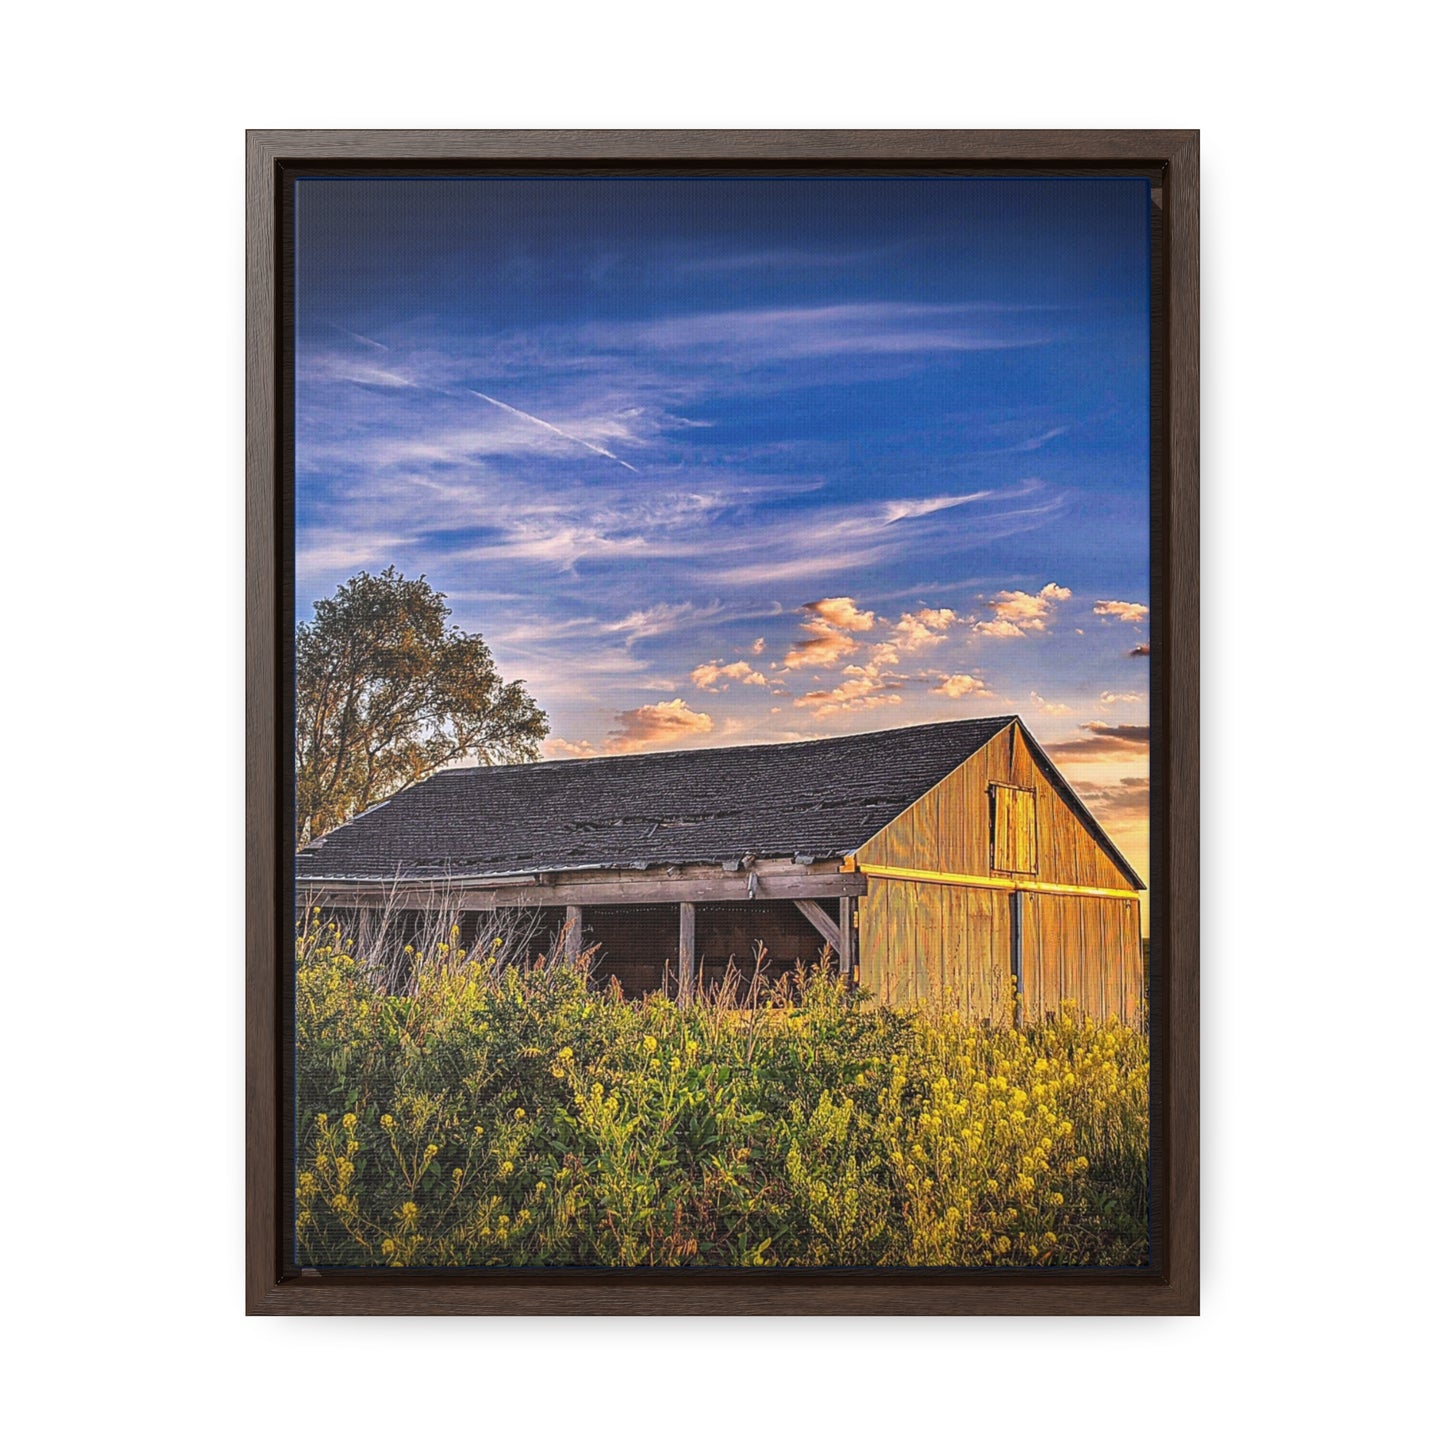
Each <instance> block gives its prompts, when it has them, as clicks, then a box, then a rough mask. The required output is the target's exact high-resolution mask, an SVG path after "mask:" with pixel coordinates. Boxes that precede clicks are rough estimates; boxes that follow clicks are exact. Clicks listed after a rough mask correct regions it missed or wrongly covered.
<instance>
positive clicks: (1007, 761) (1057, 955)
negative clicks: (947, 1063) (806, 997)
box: [857, 727, 1143, 1021]
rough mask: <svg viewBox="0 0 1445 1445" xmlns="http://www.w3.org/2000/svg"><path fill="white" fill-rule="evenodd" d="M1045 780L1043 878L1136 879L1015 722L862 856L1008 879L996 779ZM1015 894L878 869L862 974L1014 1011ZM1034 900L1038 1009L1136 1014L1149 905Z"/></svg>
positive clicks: (967, 1006)
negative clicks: (996, 841)
mask: <svg viewBox="0 0 1445 1445" xmlns="http://www.w3.org/2000/svg"><path fill="white" fill-rule="evenodd" d="M990 783H1007V784H1010V785H1012V786H1014V787H1022V788H1033V789H1034V790H1035V791H1036V793H1037V797H1038V805H1037V806H1038V872H1037V873H1034V874H1029V875H1027V878H1028V880H1029V881H1034V882H1040V883H1067V884H1073V885H1076V886H1082V887H1088V888H1130V887H1132V884H1131V882H1130V880H1129V879H1128V878H1127V877H1126V876H1125V875H1124V873H1123V871H1122V870H1121V869H1120V868H1119V866H1118V865H1117V864H1116V863H1115V862H1114V861H1113V859H1111V858H1110V857H1109V855H1108V854H1107V853H1106V852H1105V851H1104V850H1103V849H1102V848H1101V847H1100V846H1099V844H1098V842H1097V841H1096V840H1095V838H1094V837H1093V835H1092V834H1091V833H1090V832H1089V831H1088V829H1087V828H1085V827H1084V825H1083V824H1082V823H1081V822H1080V821H1079V819H1078V817H1077V815H1076V814H1075V813H1074V811H1073V809H1072V808H1071V807H1070V806H1069V805H1068V803H1067V802H1066V801H1065V800H1064V798H1063V797H1062V796H1061V795H1060V794H1059V793H1058V792H1057V791H1056V790H1055V789H1054V786H1053V784H1052V783H1051V782H1050V781H1049V779H1048V778H1047V777H1046V776H1045V775H1044V773H1043V772H1042V771H1041V770H1040V768H1039V767H1038V765H1037V764H1036V763H1035V761H1034V758H1033V754H1032V752H1031V751H1030V749H1029V746H1028V743H1027V742H1026V741H1025V739H1024V737H1023V734H1022V733H1021V732H1019V730H1018V729H1017V728H1016V727H1009V728H1006V729H1004V730H1003V731H1002V732H1001V733H999V735H998V736H997V737H995V738H993V739H992V740H991V741H990V742H989V743H988V744H987V745H986V746H985V747H984V748H983V749H981V750H980V751H979V752H978V753H976V754H975V755H974V756H973V757H972V758H969V759H968V760H967V761H966V762H965V763H963V764H962V765H961V766H960V767H958V768H956V769H955V770H954V771H953V772H952V773H950V774H949V776H948V777H946V778H945V779H944V780H943V781H942V782H941V783H939V784H938V786H937V787H935V788H933V789H932V790H931V791H930V792H928V793H926V794H924V796H923V797H922V798H920V799H919V800H918V801H917V802H916V803H915V804H913V806H912V807H910V808H908V809H907V810H906V811H904V812H903V813H901V814H900V815H899V816H898V817H897V818H896V819H895V820H894V821H893V822H892V823H890V824H889V825H888V826H887V827H886V828H884V829H883V830H882V831H881V832H879V833H877V834H876V835H875V836H874V837H873V838H870V839H869V840H868V842H867V843H865V844H864V845H863V847H861V848H859V850H858V853H857V859H858V862H859V863H860V864H862V865H867V864H870V863H871V864H878V865H882V866H885V867H893V868H918V869H923V870H926V871H928V872H935V873H960V874H965V875H972V876H975V877H990V876H992V877H997V878H1007V877H1009V876H1010V875H1009V874H1007V873H1002V872H999V871H998V870H996V869H993V868H991V867H990V866H989V865H990V861H991V860H990V857H989V811H988V810H989V793H988V789H989V784H990ZM1011 906H1012V903H1011V898H1010V895H1009V894H1008V893H1006V892H1003V891H1000V890H992V889H985V888H969V887H967V886H964V885H959V884H936V883H925V882H915V881H911V880H903V879H891V878H890V879H884V878H877V877H875V878H870V879H869V883H868V893H867V895H866V896H865V897H863V898H860V899H859V902H858V944H859V965H860V967H859V982H860V983H861V984H862V985H863V987H865V988H867V989H868V990H870V991H871V992H872V993H873V994H874V995H875V996H876V997H877V998H878V999H879V1000H880V1001H881V1002H883V1003H886V1004H894V1005H897V1006H907V1005H909V1004H913V1003H918V1002H922V1001H923V1000H924V999H938V1000H944V999H949V998H952V999H956V1000H957V1006H958V1007H960V1008H962V1009H963V1010H964V1011H965V1013H966V1014H967V1015H968V1016H969V1017H971V1018H992V1019H994V1020H995V1021H1001V1020H1005V1019H1009V1018H1011V1017H1012V1016H1013V978H1012V956H1011V943H1012V923H1011V919H1010V908H1011ZM1020 907H1021V918H1022V929H1023V932H1022V941H1021V948H1020V964H1021V967H1022V972H1023V985H1024V987H1023V992H1024V998H1025V1004H1024V1008H1025V1012H1026V1014H1027V1015H1028V1016H1029V1017H1037V1016H1038V1015H1039V1014H1043V1013H1049V1012H1053V1011H1055V1010H1056V1009H1057V1008H1058V1006H1059V1003H1060V1001H1061V1000H1063V999H1074V1000H1076V1001H1077V1002H1078V1003H1079V1004H1080V1005H1081V1006H1082V1007H1083V1008H1084V1009H1086V1010H1087V1011H1088V1012H1090V1013H1091V1014H1093V1015H1095V1016H1096V1017H1100V1018H1103V1017H1107V1016H1109V1015H1110V1014H1115V1015H1118V1016H1120V1017H1123V1018H1127V1019H1130V1020H1132V1019H1134V1018H1135V1017H1137V1014H1138V1010H1139V1001H1140V998H1141V997H1142V993H1143V959H1142V956H1141V952H1140V939H1139V905H1138V901H1137V900H1136V899H1129V898H1088V897H1073V896H1059V895H1053V894H1037V893H1025V894H1024V895H1023V902H1022V904H1021V905H1020Z"/></svg>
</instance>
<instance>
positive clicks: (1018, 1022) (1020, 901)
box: [1008, 892, 1025, 1029]
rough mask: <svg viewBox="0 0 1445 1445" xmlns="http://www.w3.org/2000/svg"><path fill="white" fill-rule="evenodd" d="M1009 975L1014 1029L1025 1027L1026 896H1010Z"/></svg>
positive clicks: (1015, 893)
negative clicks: (1011, 987) (1011, 978)
mask: <svg viewBox="0 0 1445 1445" xmlns="http://www.w3.org/2000/svg"><path fill="white" fill-rule="evenodd" d="M1008 902H1009V909H1008V916H1009V973H1010V974H1011V975H1012V976H1013V986H1014V1006H1013V1019H1014V1027H1015V1028H1016V1029H1021V1028H1022V1027H1023V1026H1024V1017H1025V1015H1024V1007H1025V1006H1024V998H1023V993H1024V895H1023V894H1022V893H1021V892H1014V893H1011V894H1009V900H1008Z"/></svg>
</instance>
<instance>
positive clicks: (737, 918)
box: [582, 900, 823, 998]
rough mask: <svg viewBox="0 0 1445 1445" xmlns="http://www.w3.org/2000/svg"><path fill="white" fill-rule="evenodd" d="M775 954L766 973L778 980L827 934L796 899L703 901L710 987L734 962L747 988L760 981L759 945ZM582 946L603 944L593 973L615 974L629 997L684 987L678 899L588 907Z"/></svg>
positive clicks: (599, 978) (703, 950) (703, 959)
mask: <svg viewBox="0 0 1445 1445" xmlns="http://www.w3.org/2000/svg"><path fill="white" fill-rule="evenodd" d="M759 941H761V942H762V944H763V946H764V947H765V948H766V950H767V952H766V955H765V961H764V966H763V969H762V977H763V978H764V980H766V981H767V982H773V981H775V980H776V979H778V978H779V977H780V976H781V975H782V974H783V973H785V972H787V971H788V970H789V969H791V968H792V967H793V965H794V963H795V962H796V961H797V960H799V959H801V960H802V961H803V962H805V963H806V962H811V961H815V960H816V959H817V958H818V955H819V952H820V951H821V949H822V947H823V938H822V935H821V934H820V933H819V932H818V931H817V929H815V928H814V927H813V925H812V924H811V923H809V922H808V920H807V919H806V918H804V917H803V915H802V914H801V913H799V912H798V910H797V908H795V907H794V906H793V904H792V903H789V902H787V901H785V900H784V901H779V900H769V901H766V902H752V903H699V904H698V905H697V914H696V944H695V947H696V950H697V960H698V963H699V965H700V968H701V978H702V986H703V988H704V989H707V990H711V989H715V988H717V987H718V986H719V985H721V984H722V982H723V979H724V977H725V975H726V973H727V967H728V963H729V961H730V960H731V961H732V962H733V963H734V965H735V967H736V968H737V970H738V972H739V973H740V974H741V976H742V987H743V989H746V988H747V987H748V985H749V984H750V983H751V982H752V978H753V960H754V946H755V944H756V943H757V942H759ZM582 947H583V948H584V949H589V948H590V949H595V950H596V952H595V953H594V955H593V958H592V977H593V979H594V980H595V981H596V982H597V983H599V984H602V985H606V984H607V983H608V982H609V981H610V980H611V979H613V978H615V979H616V980H617V982H618V984H619V986H620V987H621V989H622V992H623V995H624V997H627V998H641V997H642V995H643V994H645V993H652V992H654V991H655V990H657V989H660V988H662V987H663V986H664V969H665V970H666V987H667V990H668V992H669V993H676V991H677V956H678V909H677V905H676V904H675V903H654V904H642V905H638V904H631V905H627V906H617V907H605V908H587V909H584V910H583V913H582Z"/></svg>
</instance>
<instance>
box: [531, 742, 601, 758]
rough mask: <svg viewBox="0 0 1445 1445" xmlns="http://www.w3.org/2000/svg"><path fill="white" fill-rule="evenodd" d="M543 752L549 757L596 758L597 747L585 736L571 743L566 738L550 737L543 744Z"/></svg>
mask: <svg viewBox="0 0 1445 1445" xmlns="http://www.w3.org/2000/svg"><path fill="white" fill-rule="evenodd" d="M542 752H543V753H544V754H545V755H546V756H547V757H549V758H595V757H596V756H597V749H596V748H595V747H593V746H592V744H591V743H589V742H588V741H587V740H586V739H585V738H583V739H582V741H581V742H576V743H570V742H568V741H567V739H566V738H548V739H547V741H546V742H544V743H543V744H542Z"/></svg>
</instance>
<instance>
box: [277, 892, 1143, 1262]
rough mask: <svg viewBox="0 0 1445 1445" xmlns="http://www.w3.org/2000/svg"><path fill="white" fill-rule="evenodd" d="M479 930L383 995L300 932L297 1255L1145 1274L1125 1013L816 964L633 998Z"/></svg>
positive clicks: (318, 930) (1139, 1046)
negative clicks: (908, 1002) (1033, 1011)
mask: <svg viewBox="0 0 1445 1445" xmlns="http://www.w3.org/2000/svg"><path fill="white" fill-rule="evenodd" d="M483 943H484V945H485V946H483V947H480V948H477V949H474V950H471V951H470V952H469V953H468V952H464V951H463V950H462V949H461V948H460V947H459V946H458V945H457V943H456V936H455V935H453V937H452V941H451V942H448V941H446V940H445V939H443V941H441V942H436V943H433V944H432V945H431V946H429V947H427V948H426V949H425V950H424V951H423V952H421V953H415V952H413V953H411V954H409V955H408V956H407V960H406V962H407V973H408V975H409V980H408V983H407V986H406V987H405V989H404V990H402V991H395V984H394V980H395V978H396V973H395V971H394V970H393V971H392V973H391V977H392V979H393V989H392V990H388V989H387V988H386V987H384V986H383V983H382V981H381V979H382V977H383V971H382V970H379V969H377V968H375V967H372V966H370V965H368V964H367V962H365V961H364V960H363V959H361V958H359V957H357V956H356V955H357V954H358V953H359V952H361V950H358V949H355V948H353V947H352V946H351V945H350V944H349V943H348V941H347V940H346V939H345V938H343V937H342V935H341V933H340V932H339V930H338V929H337V928H336V927H335V926H333V925H328V924H325V923H323V922H322V921H321V919H320V918H319V917H316V918H313V919H311V920H308V922H307V923H306V925H305V926H304V927H303V928H302V929H301V930H300V932H299V933H298V938H297V956H296V963H297V972H296V1085H297V1168H296V1180H295V1183H296V1215H295V1221H296V1237H297V1255H298V1262H299V1263H301V1264H303V1265H313V1266H316V1267H319V1268H339V1267H352V1268H355V1267H371V1266H380V1265H394V1266H412V1267H418V1266H422V1267H438V1266H441V1267H447V1266H452V1267H456V1266H467V1267H477V1266H514V1267H515V1266H529V1265H553V1266H569V1265H571V1266H639V1265H640V1266H795V1267H797V1266H809V1267H817V1266H865V1265H871V1266H880V1265H884V1266H896V1265H910V1266H967V1267H985V1266H987V1267H1008V1268H1029V1267H1039V1266H1059V1265H1070V1266H1081V1265H1082V1266H1138V1265H1143V1264H1145V1263H1146V1262H1147V1254H1148V1246H1147V1199H1148V1070H1149V1058H1148V1043H1147V1039H1146V1037H1145V1035H1144V1033H1142V1032H1141V1031H1139V1030H1137V1029H1134V1028H1129V1027H1126V1026H1124V1025H1122V1024H1119V1023H1117V1022H1114V1021H1092V1020H1089V1019H1085V1018H1082V1017H1080V1016H1078V1015H1077V1014H1075V1013H1073V1012H1071V1011H1068V1010H1066V1011H1065V1012H1064V1014H1063V1015H1062V1016H1061V1017H1057V1018H1055V1019H1053V1020H1051V1021H1050V1022H1048V1023H1047V1024H1044V1025H1039V1026H1035V1027H1029V1028H1026V1029H1022V1030H1019V1029H1012V1028H997V1027H992V1028H988V1027H980V1026H971V1025H968V1024H965V1023H963V1022H962V1021H960V1020H959V1019H958V1018H957V1017H953V1016H949V1015H946V1014H941V1013H940V1014H929V1013H923V1012H910V1013H900V1012H895V1011H892V1010H888V1009H883V1008H878V1007H875V1006H871V1005H870V1004H869V1003H868V1002H867V1000H866V999H863V998H860V997H859V996H858V995H857V994H850V993H848V992H846V991H845V990H844V989H842V987H841V986H840V985H839V983H838V982H837V981H836V979H835V978H834V977H833V975H832V974H831V972H830V971H828V970H827V969H826V968H823V967H815V968H813V969H811V970H809V969H800V970H799V971H798V972H796V973H794V974H793V975H791V976H790V977H789V978H788V979H787V980H786V981H785V982H784V983H783V984H782V985H781V986H776V987H772V988H768V989H761V988H759V987H758V986H757V985H752V986H751V987H749V985H748V981H747V980H746V979H738V980H735V981H734V982H733V984H731V985H730V986H729V988H728V989H727V990H725V993H726V994H727V996H726V997H722V998H719V997H712V998H696V999H691V1000H685V1001H681V1002H679V1001H678V1000H676V999H669V998H664V997H661V996H657V997H653V998H649V999H646V1000H643V1001H641V1002H637V1001H627V1000H624V999H622V998H620V997H619V996H617V995H616V994H610V995H609V994H608V993H605V992H599V991H598V990H596V989H595V988H592V987H589V985H588V982H587V978H586V960H585V958H584V960H583V961H582V962H581V964H580V965H579V964H572V963H569V962H567V961H566V960H565V959H563V958H561V957H554V958H553V959H551V960H549V961H546V962H537V963H535V964H530V965H529V964H525V963H521V962H518V961H515V960H513V961H510V962H509V961H507V960H506V950H505V948H504V947H503V946H502V941H501V940H495V941H494V940H490V939H488V940H483ZM739 1005H742V1006H739Z"/></svg>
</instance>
